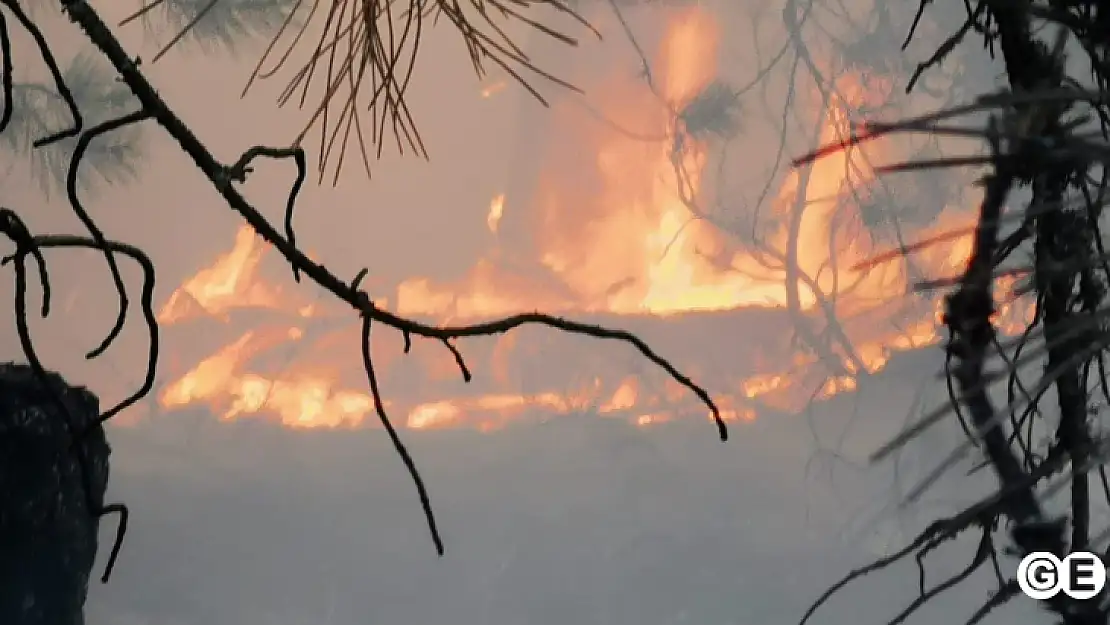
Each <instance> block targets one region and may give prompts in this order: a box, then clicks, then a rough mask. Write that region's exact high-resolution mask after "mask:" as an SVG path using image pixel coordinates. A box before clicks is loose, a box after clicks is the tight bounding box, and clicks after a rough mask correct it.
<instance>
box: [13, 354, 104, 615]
mask: <svg viewBox="0 0 1110 625" xmlns="http://www.w3.org/2000/svg"><path fill="white" fill-rule="evenodd" d="M98 403H99V402H98V400H97V398H96V396H95V395H93V394H92V393H90V392H89V391H87V390H86V389H84V388H76V387H72V386H70V385H68V384H66V382H65V381H64V380H63V379H62V378H61V377H60V376H58V375H55V374H48V376H47V380H45V381H43V380H40V379H39V378H38V377H37V376H36V375H35V373H34V371H33V370H32V369H31V368H30V367H28V366H26V365H17V364H11V363H7V364H0V623H2V624H3V625H82V624H83V623H84V620H85V619H84V604H85V597H86V595H87V593H88V585H89V575H90V573H91V571H92V567H93V561H94V559H95V558H96V546H97V528H98V525H99V515H98V514H97V511H99V510H101V508H102V506H103V502H104V492H105V489H106V487H107V483H108V455H109V453H110V449H109V447H108V443H107V440H106V438H105V435H104V429H103V428H102V427H101V426H100V425H96V426H95V427H93V428H92V429H91V430H89V431H88V432H87V433H86V434H85V435H83V436H81V437H79V444H76V445H75V444H73V442H72V441H73V440H74V438H75V434H76V433H79V432H82V431H84V430H85V427H86V425H87V424H89V423H92V422H95V420H96V417H97V415H98V414H99V406H98ZM63 407H64V408H63ZM67 420H71V421H72V422H71V423H67Z"/></svg>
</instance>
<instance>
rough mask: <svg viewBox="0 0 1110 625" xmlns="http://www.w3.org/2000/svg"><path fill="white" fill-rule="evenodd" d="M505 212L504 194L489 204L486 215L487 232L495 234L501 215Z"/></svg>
mask: <svg viewBox="0 0 1110 625" xmlns="http://www.w3.org/2000/svg"><path fill="white" fill-rule="evenodd" d="M504 212H505V194H504V193H501V194H499V195H497V197H495V198H493V201H491V202H490V203H489V214H488V215H486V226H487V227H488V228H489V231H490V232H492V233H494V234H497V226H498V225H499V224H500V223H501V215H502V214H503V213H504Z"/></svg>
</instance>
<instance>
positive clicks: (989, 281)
mask: <svg viewBox="0 0 1110 625" xmlns="http://www.w3.org/2000/svg"><path fill="white" fill-rule="evenodd" d="M929 5H930V3H929V2H922V3H921V5H920V8H919V11H918V19H919V18H920V16H921V15H922V14H927V13H929V12H932V11H937V10H938V9H936V8H934V7H931V6H929ZM1108 17H1110V13H1107V7H1106V5H1105V4H1104V3H1101V2H1094V1H1087V0H1076V1H1073V2H1047V3H1040V2H1033V1H1032V0H1015V1H1008V0H1007V1H1001V0H979V1H977V2H972V3H968V4H967V13H966V16H965V19H964V21H963V23H962V24H961V25H959V26H958V27H957V28H956V29H955V32H954V33H953V34H952V35H951V37H950V38H949V39H948V40H947V41H945V42H944V44H943V45H941V46H940V48H939V49H938V50H937V52H936V53H935V54H934V55H933V57H932V58H930V59H928V60H927V61H926V62H925V63H923V64H922V66H921V67H922V71H924V72H928V71H931V68H932V67H934V66H935V65H936V64H938V63H939V62H940V61H941V60H943V59H944V57H946V56H947V55H949V54H950V53H951V52H952V51H953V50H955V49H956V48H957V47H958V46H960V44H961V43H962V42H963V40H964V39H965V38H967V37H968V36H978V37H980V38H982V39H983V40H984V41H985V43H986V46H987V50H989V51H990V53H991V54H994V53H1000V56H1001V58H1002V60H1003V61H1004V64H1005V70H1006V78H1007V81H1008V88H1005V89H1002V90H1000V91H998V92H994V93H988V94H984V95H981V96H979V97H977V98H975V99H974V100H972V101H971V102H969V103H966V104H959V105H956V106H953V107H951V108H947V109H943V110H939V111H937V112H935V113H932V114H928V115H922V116H919V117H916V118H912V119H907V120H903V121H898V122H892V123H888V122H870V123H863V124H859V125H858V126H857V128H856V129H855V130H854V132H853V135H852V136H851V137H846V138H845V140H843V141H841V142H837V143H836V144H834V145H829V146H823V147H822V148H821V149H819V150H817V151H816V152H814V153H813V154H810V155H807V156H805V157H803V158H801V159H799V160H798V161H797V164H798V165H804V164H806V163H810V162H812V161H813V160H815V159H817V158H821V157H822V156H825V155H827V154H830V153H832V152H834V151H838V150H842V149H845V148H847V147H849V146H854V145H857V144H859V143H862V142H864V141H868V140H871V139H873V138H875V137H879V136H883V135H889V134H892V133H904V132H912V133H930V134H932V135H935V136H963V137H979V138H981V139H982V140H983V141H984V143H985V144H986V146H987V148H988V150H987V153H986V154H984V155H975V156H961V157H947V158H946V157H941V158H937V159H933V160H925V161H919V162H910V163H904V164H892V165H884V166H883V167H882V168H881V171H883V172H893V171H905V170H926V169H939V168H951V167H960V166H966V165H979V166H983V167H985V168H986V170H987V173H986V175H985V176H983V177H982V178H981V179H980V181H979V183H980V187H981V189H982V203H981V205H980V208H979V218H978V223H977V225H976V227H975V230H974V232H973V237H974V248H973V253H972V256H971V259H970V261H969V263H968V266H967V268H966V270H965V272H964V273H963V274H962V275H959V276H955V277H953V278H951V279H946V280H934V281H931V282H926V283H923V284H921V285H919V288H921V289H925V290H930V289H938V288H952V291H951V292H950V293H949V294H948V295H947V297H946V311H945V315H944V322H945V325H946V326H947V330H948V333H949V340H948V342H947V345H946V352H947V355H948V359H949V361H950V363H951V364H950V366H949V367H948V371H947V375H948V376H949V377H950V379H951V381H952V382H951V386H952V388H953V389H954V391H953V394H952V397H951V401H950V404H949V405H947V406H944V407H942V408H940V409H937V410H933V411H930V412H928V413H927V414H925V415H924V416H923V417H921V418H918V419H916V420H915V421H914V422H913V423H911V424H910V426H909V427H907V428H906V429H905V430H904V431H903V432H902V433H901V434H899V435H898V436H897V437H895V438H894V439H893V440H892V441H891V442H890V443H889V444H887V445H884V446H882V447H881V448H880V449H879V450H878V451H877V452H876V453H875V455H874V457H873V460H874V461H881V460H883V459H886V458H888V457H890V456H891V455H892V454H893V453H894V452H895V451H897V450H898V449H900V448H902V447H904V446H905V445H907V444H908V443H910V442H912V441H914V440H916V439H917V437H918V436H920V435H921V433H923V432H925V431H927V430H928V429H929V428H931V427H932V426H934V425H935V424H936V423H938V422H940V421H942V420H943V419H946V418H950V417H951V416H953V415H955V416H956V417H957V418H959V419H960V420H961V421H966V431H967V432H968V434H969V437H968V440H967V441H965V442H963V443H961V444H960V445H959V447H958V448H957V449H955V450H953V451H952V453H950V454H948V455H946V456H945V457H944V458H942V459H941V461H940V462H939V463H937V464H936V465H935V469H934V470H932V471H931V472H929V473H927V474H926V475H925V476H924V478H923V479H921V480H920V482H919V483H918V484H916V485H915V486H914V488H912V489H911V490H910V492H909V493H907V495H906V500H907V501H908V502H912V501H915V500H917V499H918V498H920V497H921V495H922V494H923V493H924V492H925V491H926V490H928V489H929V488H930V487H931V486H932V485H933V484H934V483H935V482H936V481H937V480H938V479H939V478H940V476H941V475H943V474H944V473H946V472H948V471H950V470H952V469H953V467H955V466H959V465H960V464H961V463H960V462H959V461H960V460H961V459H963V458H964V457H966V456H969V455H972V453H973V452H975V451H976V450H978V452H981V458H982V462H980V463H978V464H977V465H976V467H975V469H976V470H981V469H985V468H990V469H992V470H993V472H994V474H995V477H996V478H997V480H998V484H999V488H998V490H997V491H996V492H994V493H992V494H991V495H990V496H988V497H986V498H984V499H982V500H981V501H978V502H976V503H974V504H973V505H971V506H969V507H967V508H966V509H964V510H962V511H961V512H959V513H957V514H955V515H952V516H949V517H947V518H942V519H938V520H936V521H935V522H934V523H932V524H931V525H929V526H928V528H926V529H925V530H924V531H923V532H922V533H921V534H920V535H919V536H918V537H917V538H916V539H914V540H913V541H911V543H910V544H908V545H906V546H905V547H904V548H903V549H901V550H899V551H897V552H895V553H893V554H891V555H890V556H888V557H885V558H882V559H880V560H878V561H876V562H874V563H872V564H870V565H868V566H866V567H863V568H861V569H858V570H856V571H853V572H851V573H850V574H849V575H848V576H847V577H845V578H844V579H843V580H841V581H840V582H839V583H837V584H836V585H835V586H834V587H833V588H831V589H830V590H829V591H828V592H827V593H825V594H824V595H823V596H822V597H821V598H820V599H819V600H818V601H817V602H816V604H814V605H813V606H812V607H811V608H810V610H809V611H808V612H807V613H806V615H805V617H804V618H803V622H805V621H808V620H809V618H810V617H811V616H812V615H813V613H814V612H815V610H817V608H818V607H819V606H821V605H822V604H823V603H824V602H825V601H826V600H827V599H828V598H829V597H831V596H832V595H833V594H835V593H836V592H837V591H838V590H840V589H841V588H843V587H844V586H845V585H847V584H849V583H851V582H853V581H855V580H857V579H859V578H861V577H863V576H866V575H868V574H870V573H874V572H876V571H880V570H882V569H884V568H886V567H887V566H890V565H891V564H893V563H895V562H897V561H899V560H902V559H903V558H909V557H911V556H912V557H914V558H916V560H917V561H918V563H919V564H920V563H921V562H922V561H923V560H924V559H925V558H927V557H928V556H929V555H930V554H931V553H933V552H934V551H935V550H936V549H937V548H938V547H939V546H940V545H942V544H944V543H947V542H949V541H952V540H954V539H956V538H957V537H959V536H961V535H963V534H972V535H978V536H979V543H978V547H977V548H976V549H975V550H974V552H973V554H972V557H971V558H970V561H969V562H968V564H967V566H966V568H965V569H963V570H961V571H959V572H958V573H957V574H955V575H953V576H952V577H950V578H948V579H945V580H942V581H940V582H938V583H933V584H929V583H927V580H926V579H925V576H924V574H923V573H922V576H921V579H920V587H921V594H920V596H919V597H918V598H917V599H915V600H914V601H913V602H912V603H911V604H910V605H908V606H907V607H906V608H905V610H904V611H903V612H902V613H900V614H898V615H896V616H895V617H894V618H892V619H891V620H890V622H892V623H899V622H902V621H904V620H905V619H906V618H908V617H909V616H910V615H911V614H913V613H914V612H915V611H916V610H917V609H919V608H920V607H921V606H922V605H924V604H925V603H927V602H929V601H931V600H933V599H934V598H936V597H938V596H939V595H940V594H941V593H943V592H944V591H946V590H948V589H950V588H952V587H953V586H956V585H958V584H961V583H962V582H963V581H964V580H966V579H967V578H968V577H969V576H970V575H971V574H972V573H974V572H975V571H976V570H978V569H980V568H981V567H983V566H984V565H988V563H991V564H992V565H993V568H994V572H995V576H996V577H997V581H998V588H997V590H996V591H995V592H994V593H993V594H992V595H991V596H989V597H988V598H987V599H986V600H985V602H984V603H983V605H982V607H981V608H980V609H979V610H978V611H976V612H975V613H974V614H971V615H969V622H978V621H980V620H981V619H983V618H984V617H986V616H987V615H988V614H989V613H990V612H991V611H992V610H993V609H995V608H997V607H998V606H1000V605H1002V604H1003V603H1006V602H1008V601H1010V600H1011V599H1013V598H1014V597H1016V596H1018V595H1019V594H1020V591H1019V588H1018V584H1017V580H1016V579H1015V578H1013V577H1011V576H1010V571H1009V570H1006V569H1005V568H1004V567H1002V566H1000V565H999V562H998V555H999V553H998V547H999V546H1000V545H1004V544H1006V543H1007V542H1009V543H1012V545H1013V549H1014V551H1016V552H1017V554H1018V555H1019V556H1020V555H1025V554H1028V553H1031V552H1035V551H1047V552H1051V553H1054V554H1056V555H1058V556H1061V557H1062V556H1064V555H1066V554H1068V553H1072V552H1076V551H1094V552H1096V553H1103V554H1104V555H1105V554H1106V545H1105V543H1106V538H1107V537H1110V532H1106V531H1099V530H1098V528H1092V526H1091V525H1092V513H1091V510H1092V501H1091V498H1092V492H1093V491H1094V492H1096V493H1097V492H1098V491H1101V493H1102V494H1101V496H1102V497H1104V498H1105V499H1106V500H1107V501H1110V488H1108V487H1107V479H1106V475H1105V471H1104V464H1105V462H1106V451H1105V450H1106V442H1105V440H1104V439H1102V438H1100V437H1099V435H1098V434H1097V432H1096V431H1094V430H1095V429H1096V424H1097V419H1096V418H1097V417H1098V416H1100V415H1101V414H1102V409H1103V406H1104V405H1105V404H1102V405H1100V402H1099V401H1097V400H1096V394H1101V395H1102V398H1103V400H1110V392H1107V389H1108V385H1107V381H1106V376H1105V365H1104V355H1105V353H1106V347H1107V344H1108V342H1107V332H1106V325H1105V316H1106V310H1107V308H1106V301H1105V300H1106V285H1107V275H1108V267H1107V265H1106V254H1105V252H1104V251H1103V241H1102V235H1101V230H1100V224H1101V216H1102V207H1103V205H1104V196H1103V190H1104V189H1105V186H1106V174H1105V171H1106V165H1105V164H1106V162H1107V156H1108V155H1110V150H1108V148H1107V141H1106V139H1107V135H1106V132H1107V123H1106V122H1107V119H1108V118H1107V108H1106V97H1105V93H1106V92H1105V88H1106V80H1107V65H1106V63H1107V48H1106V46H1107V42H1110V39H1108V35H1110V31H1108V30H1107V27H1108V25H1110V19H1108ZM913 26H914V27H916V26H917V19H915V21H914V25H913ZM912 36H913V28H911V33H910V37H912ZM1069 56H1071V57H1073V60H1074V57H1078V59H1079V60H1080V61H1081V62H1079V63H1074V62H1073V63H1068V62H1067V61H1068V60H1069V59H1068V57H1069ZM1076 66H1082V68H1083V73H1077V72H1076V71H1075V69H1074V68H1075V67H1076ZM974 114H980V115H981V114H986V115H988V116H989V123H988V124H987V125H986V127H985V128H982V127H977V126H976V125H974V124H971V123H961V121H960V120H961V119H962V118H966V117H968V116H972V115H974ZM1019 192H1020V193H1019ZM1024 196H1028V199H1025V198H1024ZM940 238H943V237H934V238H933V239H930V240H927V241H921V242H913V243H911V244H909V245H904V246H901V247H899V248H898V249H895V250H894V251H893V252H891V253H889V254H885V255H881V256H880V257H877V258H875V259H874V260H873V261H872V262H871V263H869V265H870V266H878V265H879V264H881V263H883V262H888V261H890V260H892V259H899V258H903V257H905V256H907V255H912V254H913V253H915V252H916V251H918V250H920V249H923V248H925V247H927V246H929V245H932V244H934V243H936V242H937V241H938V240H939V239H940ZM1003 276H1006V277H1012V276H1020V277H1022V278H1023V279H1024V280H1025V284H1024V286H1023V287H1022V288H1021V289H1019V290H1020V291H1023V292H1025V293H1028V294H1029V296H1030V297H1031V298H1032V299H1033V300H1034V301H1035V313H1034V318H1033V320H1032V322H1031V323H1030V324H1029V326H1028V328H1027V329H1026V331H1025V332H1024V333H1023V334H1022V335H1021V336H1017V337H1010V338H999V337H998V336H996V331H995V328H994V327H993V325H992V318H991V317H992V313H993V312H994V306H995V290H996V288H997V286H996V281H997V280H998V279H999V278H1000V277H1003ZM1003 385H1004V387H1005V388H1000V387H1002V386H1003ZM976 455H978V454H976ZM1092 474H1095V475H1097V476H1098V479H1097V480H1092V479H1091V475H1092ZM1058 493H1059V494H1060V496H1056V495H1057V494H1058ZM1003 529H1007V530H1008V534H1007V535H1000V534H1001V532H1002V530H1003ZM1043 604H1044V607H1045V608H1046V609H1047V610H1048V611H1049V612H1051V613H1052V614H1053V615H1054V616H1055V618H1057V619H1059V621H1060V622H1063V623H1066V624H1072V625H1079V624H1084V625H1090V624H1094V623H1106V622H1107V604H1108V602H1107V594H1106V593H1105V592H1103V593H1102V594H1101V595H1100V596H1097V597H1095V598H1093V599H1089V600H1074V599H1069V598H1068V597H1067V596H1065V595H1064V594H1059V595H1056V596H1055V597H1053V598H1051V599H1047V600H1045V601H1043Z"/></svg>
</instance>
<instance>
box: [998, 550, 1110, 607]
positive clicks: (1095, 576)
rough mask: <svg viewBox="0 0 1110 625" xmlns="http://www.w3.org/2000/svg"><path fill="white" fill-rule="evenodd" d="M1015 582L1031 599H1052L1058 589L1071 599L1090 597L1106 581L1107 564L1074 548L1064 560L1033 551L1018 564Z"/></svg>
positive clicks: (1088, 553) (1097, 591)
mask: <svg viewBox="0 0 1110 625" xmlns="http://www.w3.org/2000/svg"><path fill="white" fill-rule="evenodd" d="M1017 583H1018V587H1019V588H1021V592H1023V593H1025V596H1027V597H1030V598H1032V599H1038V600H1042V599H1051V598H1053V597H1055V596H1056V595H1057V594H1059V593H1060V591H1063V592H1064V594H1065V595H1067V596H1068V597H1070V598H1072V599H1090V598H1091V597H1094V596H1096V595H1098V594H1099V593H1100V592H1102V588H1103V586H1105V585H1106V567H1105V566H1103V565H1102V560H1101V559H1099V557H1098V556H1097V555H1095V554H1093V553H1090V552H1089V551H1077V552H1075V553H1073V554H1071V555H1069V556H1068V557H1066V558H1064V559H1063V560H1061V559H1060V558H1057V557H1056V556H1054V555H1052V554H1051V553H1048V552H1046V551H1035V552H1033V553H1031V554H1029V555H1027V556H1025V557H1024V558H1022V559H1021V563H1020V564H1018V569H1017Z"/></svg>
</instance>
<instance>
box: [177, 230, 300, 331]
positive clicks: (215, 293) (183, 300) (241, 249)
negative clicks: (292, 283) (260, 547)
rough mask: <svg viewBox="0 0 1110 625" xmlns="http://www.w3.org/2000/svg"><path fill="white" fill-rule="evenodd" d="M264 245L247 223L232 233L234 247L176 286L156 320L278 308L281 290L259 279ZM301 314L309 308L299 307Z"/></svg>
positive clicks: (183, 318) (186, 318) (264, 249)
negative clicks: (258, 273)
mask: <svg viewBox="0 0 1110 625" xmlns="http://www.w3.org/2000/svg"><path fill="white" fill-rule="evenodd" d="M265 251H266V245H265V243H264V242H263V241H262V238H261V237H259V236H258V235H257V234H255V232H254V230H253V229H251V227H250V226H249V225H246V224H244V225H242V226H240V227H239V231H238V232H237V233H236V235H235V246H234V247H233V248H231V251H229V252H227V253H226V254H222V255H220V256H219V257H218V258H217V259H216V261H215V262H214V263H212V264H211V265H210V266H208V267H207V268H205V269H202V270H200V271H199V272H197V273H196V275H194V276H193V277H192V278H189V279H188V280H186V281H185V283H184V284H182V285H181V286H180V287H178V288H177V289H176V290H175V291H174V292H173V293H172V294H171V295H170V298H169V299H168V300H167V301H166V303H165V305H164V306H162V309H161V310H160V311H159V312H158V321H159V323H162V324H164V325H171V324H174V323H179V322H182V321H186V320H189V319H193V318H197V317H203V316H205V315H211V316H216V317H223V316H226V314H227V313H228V312H229V311H230V310H233V309H237V308H278V307H279V305H280V304H281V290H280V289H278V288H277V287H274V286H271V285H269V284H266V283H264V282H262V281H261V280H259V279H258V276H257V271H258V265H259V262H260V261H261V260H262V256H263V253H264V252H265ZM302 311H303V314H304V316H309V315H311V312H312V310H311V308H310V307H302Z"/></svg>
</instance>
